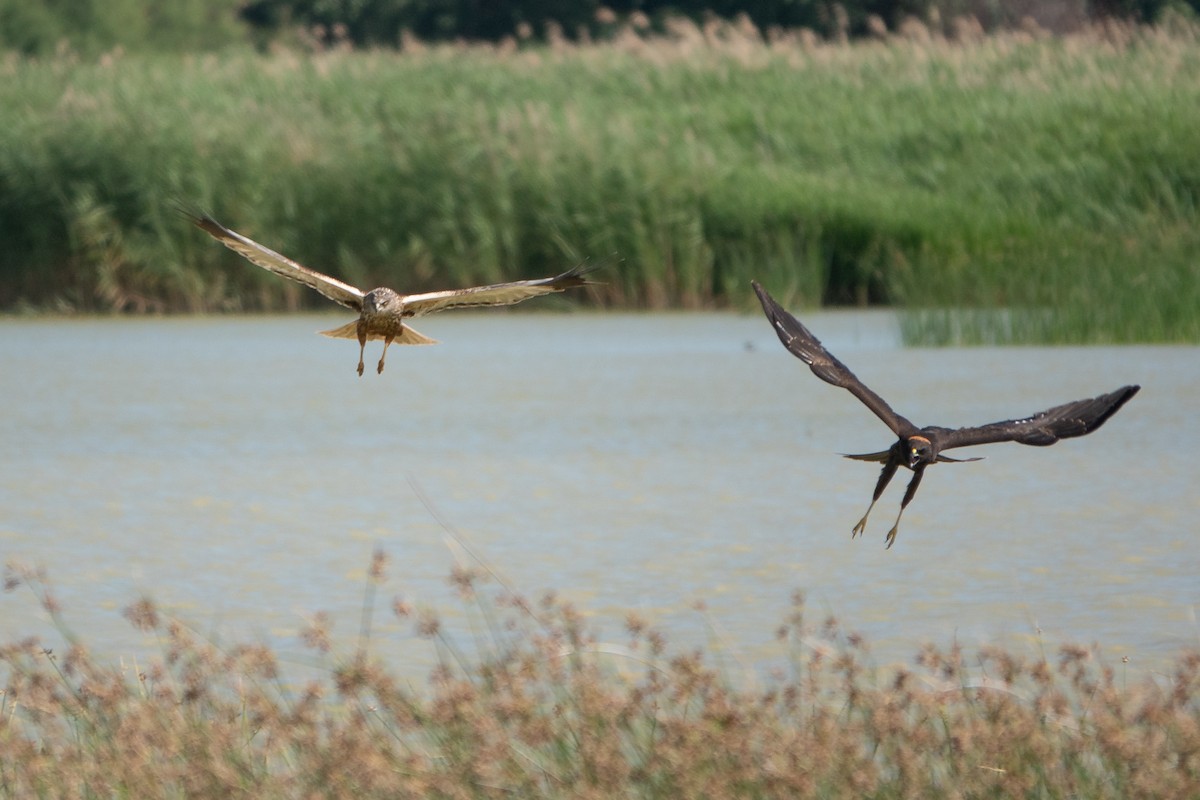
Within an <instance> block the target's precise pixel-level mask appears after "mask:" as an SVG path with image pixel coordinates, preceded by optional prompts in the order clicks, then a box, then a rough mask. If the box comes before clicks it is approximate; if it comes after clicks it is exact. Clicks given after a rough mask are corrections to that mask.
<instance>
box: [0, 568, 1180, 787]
mask: <svg viewBox="0 0 1200 800" xmlns="http://www.w3.org/2000/svg"><path fill="white" fill-rule="evenodd" d="M385 569H386V559H385V557H384V556H383V555H382V554H380V553H377V554H376V556H375V558H374V559H373V561H372V564H371V568H370V570H369V573H368V574H369V579H368V581H369V587H377V586H378V585H379V584H380V583H381V581H382V580H383V577H384V572H385ZM451 580H452V581H453V583H454V584H455V585H456V586H457V587H458V589H459V591H460V593H461V594H462V596H463V598H464V601H465V602H466V603H467V604H468V606H469V607H474V608H475V610H476V615H477V617H478V618H479V619H481V620H483V621H484V624H483V625H481V626H480V634H479V637H478V640H477V643H476V649H475V650H474V651H473V652H472V651H469V650H467V649H466V648H464V647H462V646H461V645H460V644H459V643H456V642H455V641H453V639H452V638H451V637H450V636H449V635H448V634H447V633H446V632H445V631H444V630H443V629H442V626H441V623H440V621H439V619H438V617H437V616H436V614H435V613H434V612H433V611H431V610H427V609H426V610H415V609H413V608H411V607H409V606H408V605H407V604H405V603H404V602H402V601H400V600H397V601H395V602H394V603H393V606H392V613H394V614H397V615H399V616H400V617H401V618H403V619H407V620H409V621H411V623H412V624H413V625H414V627H415V629H416V632H417V633H418V634H419V636H421V637H422V638H424V639H427V640H429V641H430V643H431V646H433V647H435V648H437V652H438V653H439V654H440V666H438V667H437V668H435V670H434V672H433V674H432V675H431V676H430V678H429V680H428V681H427V682H426V683H425V684H424V685H421V686H413V685H410V684H409V683H406V682H404V681H400V680H398V679H397V678H396V677H394V676H393V674H392V673H391V672H390V671H389V669H388V665H387V664H385V663H381V662H380V660H379V659H377V658H376V657H374V656H373V655H372V654H371V652H370V641H369V638H364V639H363V640H362V646H361V647H360V648H359V649H358V651H357V652H354V653H350V654H338V653H334V652H332V651H331V647H330V645H329V638H330V636H329V633H330V632H329V630H328V626H327V622H326V618H325V617H323V616H322V615H320V614H317V615H315V616H314V617H313V620H312V624H311V626H310V627H309V628H308V629H307V630H305V631H304V632H303V634H302V635H303V638H304V641H305V642H306V643H307V645H308V646H309V647H310V648H311V649H312V651H313V652H314V654H315V656H316V657H317V659H318V660H319V661H321V662H322V663H324V664H327V665H328V667H327V669H324V670H320V671H318V672H317V673H315V677H311V678H307V679H303V680H301V681H298V682H295V683H291V682H289V681H288V676H287V675H286V674H284V670H283V669H282V667H281V665H280V663H279V661H278V660H277V657H276V655H275V654H274V652H273V651H271V650H270V649H269V648H267V647H265V646H263V645H261V644H249V645H235V646H227V647H218V646H215V645H214V644H212V643H211V642H209V641H206V640H205V639H203V638H201V637H198V636H196V635H195V634H194V633H193V632H192V631H191V630H190V629H189V628H188V627H187V626H186V625H184V624H182V623H181V622H179V621H178V620H175V619H172V618H170V617H169V616H167V615H165V614H163V613H162V611H160V610H159V609H157V608H156V607H155V606H154V604H153V603H151V602H149V601H147V600H141V601H138V602H136V603H134V604H133V605H131V606H130V607H129V608H127V609H126V611H125V614H126V616H127V617H128V618H129V620H130V621H131V623H132V624H134V625H136V626H138V627H139V628H141V629H142V630H145V631H152V632H154V633H156V634H157V636H158V637H159V639H160V641H161V642H162V652H161V653H159V654H157V655H154V656H151V657H149V658H145V659H142V660H141V661H136V660H133V659H130V661H128V662H127V663H124V664H122V665H107V664H104V663H101V662H100V661H98V660H97V659H96V658H94V657H92V656H91V655H89V653H88V651H87V648H86V644H85V643H84V642H81V641H80V640H78V639H76V638H74V637H70V636H68V637H67V638H68V646H67V647H66V648H64V649H61V650H58V651H51V650H48V649H47V648H46V647H45V646H44V645H43V644H42V643H41V642H39V641H38V640H36V639H29V640H25V641H20V642H13V643H8V644H4V645H2V646H0V664H2V666H0V671H2V673H3V675H4V683H3V696H2V697H0V794H2V795H3V796H5V797H55V798H73V797H81V798H82V797H88V798H90V797H106V798H107V797H189V798H205V797H212V798H227V797H235V796H237V797H241V796H245V797H255V798H275V797H288V798H293V797H355V798H362V797H422V798H468V797H480V798H484V797H486V798H500V797H522V798H528V797H552V798H568V797H569V798H581V797H583V798H607V797H613V798H616V797H620V798H631V797H647V798H650V797H661V798H701V797H703V798H734V797H737V798H743V797H762V798H769V797H770V798H773V797H798V798H799V797H822V798H855V799H856V800H860V799H861V798H901V797H921V798H943V797H944V798H967V797H1005V798H1020V797H1028V798H1035V797H1036V798H1071V797H1087V798H1127V797H1156V798H1194V797H1196V796H1197V794H1198V793H1200V654H1198V653H1191V654H1184V655H1181V656H1180V657H1179V659H1178V660H1177V661H1176V662H1175V664H1174V666H1173V668H1172V670H1171V671H1170V672H1169V673H1168V674H1164V675H1162V676H1160V678H1158V679H1157V680H1154V681H1150V680H1146V681H1145V682H1139V683H1133V684H1132V685H1131V684H1130V682H1128V681H1127V680H1126V679H1125V678H1124V677H1122V674H1121V673H1120V672H1118V671H1114V670H1113V669H1112V668H1111V667H1109V666H1107V665H1105V664H1104V663H1102V662H1101V661H1099V660H1098V658H1097V656H1096V654H1095V653H1094V652H1093V651H1091V650H1089V649H1087V648H1081V647H1074V646H1066V647H1063V648H1061V649H1060V650H1059V651H1058V652H1056V653H1053V654H1046V655H1043V656H1036V657H1028V656H1022V655H1017V654H1014V653H1012V652H1008V651H1005V650H1003V649H999V648H984V649H982V650H980V651H979V652H978V653H976V654H973V655H968V654H966V653H964V652H962V651H961V650H960V649H959V648H958V647H951V648H948V649H939V648H936V647H933V646H926V647H924V648H922V649H921V650H920V651H919V653H918V654H917V656H916V657H915V659H914V660H913V663H912V664H911V665H908V666H899V667H894V668H888V669H883V668H880V667H877V666H873V665H872V659H871V655H870V648H869V646H868V644H867V643H866V642H864V641H862V640H861V639H860V638H858V637H856V636H854V635H853V634H848V633H846V632H844V631H842V630H840V629H839V627H838V625H837V623H836V622H835V621H833V620H826V621H825V622H824V623H823V624H821V625H819V626H811V625H809V624H808V622H807V621H806V619H805V615H804V606H803V599H802V598H801V597H797V598H795V601H794V606H793V609H792V611H791V612H790V614H789V616H788V618H787V619H786V620H785V621H784V623H783V624H782V625H781V626H780V628H779V630H778V631H777V632H776V634H775V636H776V638H777V639H779V640H780V642H781V643H782V649H783V650H785V651H786V652H787V653H788V654H789V658H788V659H787V661H786V662H785V663H786V666H784V667H782V668H781V669H779V670H778V671H777V672H776V673H775V674H773V675H771V676H769V677H765V678H761V679H758V680H755V681H742V682H741V683H739V682H738V681H735V680H732V679H731V678H730V676H729V675H727V674H725V673H723V672H722V671H721V670H720V669H717V668H715V667H714V666H713V665H712V663H711V656H710V655H708V654H705V653H703V652H700V651H694V652H674V651H673V650H672V648H671V647H670V646H669V644H668V642H667V641H666V636H665V635H664V634H663V632H661V631H658V630H655V629H654V628H653V627H651V626H648V625H647V624H646V622H645V621H644V620H642V619H640V618H639V617H638V616H637V615H635V614H630V615H629V616H628V617H627V619H626V622H625V626H624V630H623V631H622V632H621V633H619V634H618V635H617V639H616V640H615V641H614V640H611V639H610V640H602V639H600V638H598V636H597V634H596V632H595V631H594V630H593V627H592V625H591V624H589V622H588V621H587V619H586V618H585V616H584V615H582V614H581V613H580V612H579V611H578V610H577V609H575V608H573V607H572V606H570V605H569V604H565V603H563V602H561V601H558V600H555V599H554V598H553V597H547V598H545V599H543V600H542V601H540V602H537V603H531V602H528V601H526V600H524V599H523V598H521V597H518V596H514V595H512V594H511V593H509V592H507V591H502V590H501V591H497V592H492V591H491V588H490V587H489V586H488V585H487V583H486V581H484V580H483V576H482V574H481V573H480V572H478V571H473V570H469V569H465V568H460V569H456V570H455V572H454V573H453V575H452V577H451ZM7 585H8V587H9V588H10V589H12V588H22V590H24V588H26V587H28V588H31V589H32V590H33V591H35V592H36V593H37V594H38V596H39V599H40V600H41V602H42V605H43V607H44V609H45V610H46V611H47V612H49V614H50V616H51V617H52V618H53V619H54V620H55V621H57V622H59V623H60V624H61V619H62V610H61V609H59V608H58V606H57V603H56V601H55V599H54V596H53V593H52V591H51V590H50V588H49V587H48V585H47V584H46V582H45V580H44V578H42V577H41V576H39V575H37V574H36V573H31V572H29V571H28V570H20V569H16V568H12V567H10V570H9V573H8V577H7ZM376 600H377V598H375V597H374V596H373V594H372V593H371V592H370V591H369V592H368V602H367V606H366V609H367V612H368V613H366V614H364V619H365V620H368V621H369V611H370V609H371V607H372V606H373V604H374V603H375V601H376ZM368 628H369V625H368V624H366V623H364V630H367V629H368ZM742 684H749V685H742Z"/></svg>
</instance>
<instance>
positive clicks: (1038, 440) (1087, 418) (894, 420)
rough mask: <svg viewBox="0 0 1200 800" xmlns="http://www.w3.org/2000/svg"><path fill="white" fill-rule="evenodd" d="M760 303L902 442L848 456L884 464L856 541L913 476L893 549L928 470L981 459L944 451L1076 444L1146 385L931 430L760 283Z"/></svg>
mask: <svg viewBox="0 0 1200 800" xmlns="http://www.w3.org/2000/svg"><path fill="white" fill-rule="evenodd" d="M752 285H753V286H754V291H755V292H756V293H757V294H758V299H759V301H760V302H762V307H763V311H764V312H765V313H766V315H767V319H769V320H770V321H771V325H772V326H773V327H774V328H775V333H777V334H778V335H779V340H780V341H781V342H783V346H784V347H786V348H787V349H788V350H790V351H791V353H792V355H794V356H796V357H797V358H799V359H800V360H801V361H803V362H804V363H805V364H808V366H809V367H810V368H812V371H813V374H814V375H816V376H817V377H818V378H820V379H821V380H823V381H825V382H826V383H832V384H833V385H834V386H841V387H842V388H843V389H848V390H849V391H850V393H851V394H852V395H854V396H855V397H857V398H858V399H859V400H861V401H862V403H863V405H865V406H866V407H867V408H869V409H871V410H872V411H874V412H875V416H877V417H879V418H880V419H881V420H883V422H884V424H885V425H887V426H888V427H889V428H891V429H892V433H894V434H896V436H897V437H898V439H897V441H896V443H895V444H893V445H892V446H891V447H890V448H888V449H887V450H883V451H882V452H879V453H863V454H861V455H847V456H846V458H854V459H857V460H859V461H876V462H879V463H881V464H883V471H882V472H881V473H880V475H879V482H878V483H876V484H875V495H874V496H873V497H872V498H871V505H870V506H868V507H867V513H866V514H863V517H862V519H860V520H859V521H858V524H857V525H855V526H854V529H853V532H852V533H851V536H858V535H859V534H860V533H862V532H863V530H865V529H866V527H867V516H868V515H869V514H870V513H871V509H872V508H874V507H875V502H876V501H877V500H879V496H880V495H881V494H883V490H884V488H886V487H887V485H888V482H889V481H890V480H891V479H892V476H893V475H895V474H896V470H897V469H898V468H899V467H906V468H908V469H910V470H912V472H913V477H912V480H911V481H909V484H908V489H907V490H906V491H905V492H904V499H903V500H902V501H901V502H900V513H899V514H897V515H896V524H895V525H893V526H892V529H891V530H890V531H888V534H887V546H888V547H889V548H890V547H891V546H892V543H893V542H895V541H896V530H897V529H898V528H899V527H900V516H901V515H903V514H904V508H905V507H906V506H907V505H908V504H909V502H910V501H911V500H912V499H913V495H915V494H916V493H917V487H918V486H919V485H920V484H921V476H923V475H924V474H925V468H926V467H928V466H929V465H930V464H934V463H937V462H938V461H953V462H962V461H978V460H979V459H978V458H949V457H948V456H944V455H942V451H943V450H949V449H951V448H954V447H967V446H968V445H975V444H989V443H991V442H1019V443H1020V444H1030V445H1036V446H1038V447H1045V446H1046V445H1051V444H1054V443H1055V442H1057V441H1058V440H1059V439H1070V438H1072V437H1075V436H1083V435H1085V434H1088V433H1091V432H1092V431H1094V430H1096V429H1097V428H1099V427H1100V426H1101V425H1103V424H1104V423H1105V422H1106V421H1107V420H1108V418H1109V417H1111V416H1112V415H1113V414H1115V413H1117V410H1118V409H1119V408H1120V407H1121V406H1123V405H1125V403H1126V401H1128V400H1129V398H1131V397H1133V396H1134V395H1135V394H1137V392H1138V389H1140V388H1141V387H1140V386H1122V387H1121V388H1120V389H1117V390H1116V391H1115V392H1109V393H1108V394H1102V395H1100V396H1099V397H1093V398H1090V399H1088V400H1076V401H1074V402H1071V403H1063V404H1062V405H1061V406H1055V407H1054V408H1049V409H1046V410H1045V411H1040V412H1038V413H1037V414H1033V415H1031V416H1028V417H1025V418H1023V419H1010V420H1004V421H1003V422H993V423H990V424H988V425H981V426H979V427H977V428H956V429H951V428H941V427H938V426H936V425H930V426H928V427H925V428H918V427H917V426H916V425H914V424H912V423H911V422H909V421H908V420H907V419H905V418H904V417H902V416H900V415H899V414H897V413H896V412H895V411H893V410H892V408H891V406H889V405H888V404H887V403H886V402H885V401H884V399H883V398H882V397H880V396H879V395H877V394H875V392H873V391H871V390H870V389H868V388H867V387H866V385H864V384H863V382H862V381H860V380H859V379H858V378H856V377H855V376H854V373H853V372H851V371H850V370H849V368H848V367H847V366H846V365H845V364H843V363H842V362H841V361H838V360H837V359H836V358H834V357H833V354H832V353H830V352H829V351H828V350H826V349H825V347H824V345H822V344H821V342H820V341H819V340H818V339H817V337H815V336H813V335H812V333H811V332H809V330H808V328H806V327H804V326H803V325H801V324H800V321H799V320H798V319H796V318H795V317H793V316H792V315H791V314H789V313H788V312H787V311H785V310H784V309H783V308H782V307H781V306H780V305H779V304H778V303H777V302H775V300H774V299H773V298H772V297H771V296H770V295H769V294H767V292H766V290H764V289H763V288H762V287H761V286H759V285H758V283H757V282H752Z"/></svg>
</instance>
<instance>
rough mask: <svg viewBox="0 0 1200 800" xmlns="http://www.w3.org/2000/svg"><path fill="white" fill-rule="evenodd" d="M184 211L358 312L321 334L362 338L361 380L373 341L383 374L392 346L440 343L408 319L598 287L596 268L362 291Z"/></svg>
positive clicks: (253, 256) (224, 239) (254, 257)
mask: <svg viewBox="0 0 1200 800" xmlns="http://www.w3.org/2000/svg"><path fill="white" fill-rule="evenodd" d="M180 211H181V213H183V215H184V216H186V217H187V218H188V219H189V220H191V222H192V224H193V225H195V226H196V227H197V228H199V229H200V230H202V231H204V232H205V233H207V234H208V235H209V236H211V237H213V238H214V239H216V240H217V241H218V242H220V243H221V244H223V245H225V246H226V247H228V248H229V249H230V250H232V251H233V252H235V253H237V254H238V255H240V256H242V257H243V258H245V259H246V260H247V261H250V262H251V263H252V264H257V265H258V266H260V267H262V268H263V269H267V270H270V271H271V272H274V273H275V274H276V275H282V276H283V277H285V278H287V279H288V280H293V281H296V282H297V283H302V284H304V285H305V286H307V287H309V288H311V289H316V290H317V291H318V292H320V293H321V294H323V295H325V296H326V297H328V298H329V299H330V300H332V301H334V302H335V303H340V304H341V305H344V306H346V308H350V309H353V310H355V311H357V312H359V315H358V319H357V320H355V321H354V322H350V323H347V324H345V325H343V326H341V327H340V328H334V329H333V330H329V331H321V335H323V336H331V337H333V338H335V339H358V374H359V375H362V374H363V353H364V352H365V350H366V347H367V342H369V341H374V340H376V339H382V340H383V354H382V355H381V356H380V357H379V366H378V367H377V368H376V372H380V373H381V372H383V361H384V359H385V358H386V357H387V349H388V345H390V344H392V343H393V342H395V343H396V344H436V343H437V340H436V339H430V338H429V337H428V336H424V335H422V334H420V333H418V332H417V331H415V330H413V329H412V328H411V327H409V326H408V325H405V324H404V320H405V319H406V318H409V317H422V316H425V315H426V314H432V313H433V312H434V311H442V310H444V309H447V308H467V307H470V306H506V305H512V304H513V303H519V302H521V301H522V300H528V299H529V298H531V297H537V296H538V295H543V294H551V293H553V292H561V291H563V290H564V289H573V288H575V287H576V286H588V285H591V284H593V283H594V282H593V281H589V280H587V279H586V278H585V277H584V276H585V275H586V274H587V273H588V272H591V271H592V270H593V269H595V266H594V265H580V266H577V267H575V268H573V269H569V270H567V271H566V272H564V273H562V274H561V275H555V276H554V277H552V278H540V279H538V280H530V281H513V282H511V283H495V284H492V285H490V286H472V287H471V288H469V289H447V290H446V291H442V292H425V293H423V294H400V293H399V292H396V291H393V290H392V289H388V288H386V287H379V288H377V289H372V290H371V291H369V292H363V291H362V290H361V289H358V288H355V287H354V286H351V285H350V284H348V283H343V282H342V281H339V280H338V279H337V278H331V277H329V276H328V275H322V274H321V273H320V272H317V271H316V270H312V269H309V268H308V267H305V266H303V265H301V264H298V263H296V262H295V261H292V260H291V259H290V258H287V257H286V256H282V255H280V254H279V253H276V252H275V251H274V250H271V249H270V248H267V247H263V246H262V245H261V244H259V243H258V242H255V241H253V240H252V239H249V238H247V237H245V236H242V235H241V234H240V233H238V232H237V231H232V230H230V229H229V228H226V227H225V226H224V225H222V224H221V223H219V222H217V221H216V220H215V219H213V218H212V217H210V216H208V215H207V214H203V213H199V212H196V211H192V210H190V209H188V208H182V207H181V208H180Z"/></svg>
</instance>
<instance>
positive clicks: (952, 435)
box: [937, 386, 1141, 450]
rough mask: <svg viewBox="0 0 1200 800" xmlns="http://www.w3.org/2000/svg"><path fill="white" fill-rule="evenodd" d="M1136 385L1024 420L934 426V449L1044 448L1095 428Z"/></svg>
mask: <svg viewBox="0 0 1200 800" xmlns="http://www.w3.org/2000/svg"><path fill="white" fill-rule="evenodd" d="M1140 388H1141V387H1140V386H1122V387H1121V388H1120V389H1117V390H1116V391H1115V392H1109V393H1108V394H1102V395H1100V396H1099V397H1089V398H1088V399H1086V400H1074V401H1072V402H1070V403H1063V404H1062V405H1061V406H1055V407H1054V408H1048V409H1046V410H1045V411H1039V412H1038V413H1037V414H1034V415H1033V416H1030V417H1026V418H1024V419H1009V420H1004V421H1003V422H993V423H990V424H988V425H980V426H979V427H977V428H959V429H957V430H947V429H945V428H942V429H938V431H937V439H938V449H939V450H946V449H949V448H951V447H967V446H969V445H973V444H989V443H991V442H1019V443H1020V444H1029V445H1035V446H1038V447H1045V446H1047V445H1052V444H1054V443H1055V442H1057V441H1058V440H1059V439H1070V438H1073V437H1075V436H1083V435H1085V434H1088V433H1091V432H1092V431H1094V430H1096V429H1097V428H1099V427H1100V426H1101V425H1103V424H1104V423H1105V422H1107V421H1108V418H1109V417H1111V416H1112V415H1113V414H1115V413H1117V411H1118V410H1119V409H1120V408H1121V406H1123V405H1125V403H1126V402H1127V401H1128V400H1129V398H1131V397H1133V396H1134V395H1135V394H1137V392H1138V389H1140Z"/></svg>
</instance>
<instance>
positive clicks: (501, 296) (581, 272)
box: [404, 264, 596, 317]
mask: <svg viewBox="0 0 1200 800" xmlns="http://www.w3.org/2000/svg"><path fill="white" fill-rule="evenodd" d="M595 269H596V266H595V265H584V264H581V265H579V266H577V267H575V268H574V269H569V270H567V271H566V272H564V273H562V274H561V275H555V276H554V277H552V278H539V279H537V280H532V281H513V282H512V283H494V284H491V285H490V286H473V287H471V288H469V289H449V290H447V291H444V292H426V293H425V294H410V295H405V297H404V315H405V316H414V317H419V316H422V315H424V314H431V313H433V312H434V311H442V310H444V309H447V308H467V307H470V306H508V305H512V304H513V303H519V302H521V301H522V300H528V299H529V298H531V297H537V296H539V295H543V294H552V293H554V292H561V291H563V290H564V289H573V288H575V287H576V286H587V285H589V284H592V283H594V281H589V280H587V279H586V278H585V277H584V276H585V275H587V274H588V273H589V272H592V271H593V270H595Z"/></svg>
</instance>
